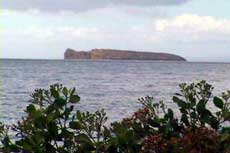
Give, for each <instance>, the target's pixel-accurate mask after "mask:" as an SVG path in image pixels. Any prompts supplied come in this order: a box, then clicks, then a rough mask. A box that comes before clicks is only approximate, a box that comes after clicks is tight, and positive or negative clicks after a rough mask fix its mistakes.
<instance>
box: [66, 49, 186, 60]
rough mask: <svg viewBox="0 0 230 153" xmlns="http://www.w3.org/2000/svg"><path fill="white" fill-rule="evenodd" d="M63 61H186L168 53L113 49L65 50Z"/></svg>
mask: <svg viewBox="0 0 230 153" xmlns="http://www.w3.org/2000/svg"><path fill="white" fill-rule="evenodd" d="M64 59H92V60H99V59H109V60H161V61H186V59H185V58H183V57H181V56H178V55H174V54H168V53H156V52H144V51H130V50H115V49H92V50H91V51H76V50H73V49H70V48H68V49H66V51H65V53H64Z"/></svg>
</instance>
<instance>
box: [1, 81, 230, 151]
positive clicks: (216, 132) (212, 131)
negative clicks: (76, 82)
mask: <svg viewBox="0 0 230 153" xmlns="http://www.w3.org/2000/svg"><path fill="white" fill-rule="evenodd" d="M212 90H213V87H212V86H211V85H209V84H208V83H207V82H205V81H201V82H199V83H197V84H194V83H192V84H181V85H180V92H179V93H177V94H175V96H173V98H172V100H173V102H174V103H176V104H177V106H178V109H179V111H180V115H179V117H178V116H177V117H176V116H175V111H174V110H172V109H170V108H166V106H165V105H164V103H163V102H162V101H160V102H154V100H153V98H152V97H145V98H140V99H139V102H140V103H141V104H142V106H143V107H142V108H141V109H139V110H138V111H136V112H135V113H134V114H133V115H132V116H131V117H129V118H125V119H123V120H122V121H119V122H114V123H111V124H110V126H106V124H105V123H106V121H107V117H106V113H105V111H104V110H103V109H101V110H98V111H96V112H94V113H91V112H81V111H75V109H74V106H75V103H78V102H79V101H80V97H79V96H78V95H77V93H76V91H75V88H73V89H68V88H66V87H64V86H62V85H58V84H55V85H52V86H50V89H49V90H44V89H38V90H35V92H34V93H33V94H32V95H31V96H32V100H31V104H30V105H29V106H28V107H27V108H26V110H25V112H26V117H24V118H22V119H21V120H20V121H18V123H17V124H15V125H11V126H7V125H4V124H1V126H0V139H1V142H2V143H1V152H23V153H30V152H34V153H56V152H57V153H72V152H76V153H230V127H229V121H230V111H229V108H230V91H228V92H225V93H222V95H221V96H213V95H212ZM208 103H210V104H213V106H214V107H215V109H208V107H207V106H210V105H207V104H208ZM224 124H225V126H223V125H224ZM9 133H13V134H15V135H13V136H9Z"/></svg>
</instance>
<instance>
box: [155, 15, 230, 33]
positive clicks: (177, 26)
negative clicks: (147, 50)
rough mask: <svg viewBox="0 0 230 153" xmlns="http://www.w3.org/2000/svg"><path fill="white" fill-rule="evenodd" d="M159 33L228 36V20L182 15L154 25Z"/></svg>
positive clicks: (229, 28)
mask: <svg viewBox="0 0 230 153" xmlns="http://www.w3.org/2000/svg"><path fill="white" fill-rule="evenodd" d="M155 26H156V29H157V30H158V31H161V32H168V31H175V32H178V31H180V32H182V31H183V32H192V33H200V32H205V33H206V32H207V33H224V34H230V20H227V19H217V18H214V17H211V16H199V15H193V14H184V15H180V16H177V17H174V18H173V19H168V20H167V19H162V20H158V21H157V22H156V23H155Z"/></svg>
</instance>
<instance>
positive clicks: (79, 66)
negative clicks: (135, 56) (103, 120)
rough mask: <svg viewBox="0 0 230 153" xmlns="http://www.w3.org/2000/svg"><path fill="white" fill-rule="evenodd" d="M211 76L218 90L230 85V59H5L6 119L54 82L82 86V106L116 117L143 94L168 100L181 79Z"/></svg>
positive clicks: (20, 112) (0, 116) (18, 115)
mask: <svg viewBox="0 0 230 153" xmlns="http://www.w3.org/2000/svg"><path fill="white" fill-rule="evenodd" d="M201 79H205V80H208V81H209V83H211V84H213V85H214V86H215V93H221V91H224V90H227V89H230V64H224V63H223V64H221V63H189V62H156V61H66V60H7V59H4V60H1V95H0V100H1V109H0V111H1V113H0V120H1V121H4V122H6V123H12V122H15V121H16V120H18V119H19V118H21V117H22V116H23V115H24V113H23V110H24V109H25V106H27V105H28V104H29V102H28V100H29V99H30V96H29V95H30V93H31V92H32V91H33V90H34V89H36V88H47V87H48V86H49V85H51V84H54V83H62V84H63V85H65V86H68V87H76V88H77V91H78V93H79V95H80V96H81V99H82V100H81V103H80V104H79V105H77V106H76V107H77V108H79V109H81V110H89V111H95V110H96V109H98V108H105V109H106V111H107V112H108V115H109V117H110V119H111V121H113V120H119V119H121V118H123V117H126V116H128V115H130V114H131V113H132V112H133V111H135V110H137V109H138V108H139V107H140V106H139V105H138V103H137V99H138V98H139V97H141V96H146V95H150V96H154V97H155V98H156V100H159V99H163V100H165V101H166V102H167V105H169V106H172V107H174V105H173V104H172V102H171V96H172V95H173V93H175V92H178V84H179V83H182V82H192V81H196V80H201Z"/></svg>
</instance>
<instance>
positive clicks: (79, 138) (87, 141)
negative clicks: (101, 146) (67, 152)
mask: <svg viewBox="0 0 230 153" xmlns="http://www.w3.org/2000/svg"><path fill="white" fill-rule="evenodd" d="M76 141H77V142H80V143H82V144H87V145H89V146H90V147H93V143H92V141H91V140H90V139H89V137H88V136H87V135H85V134H79V135H77V136H76Z"/></svg>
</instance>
